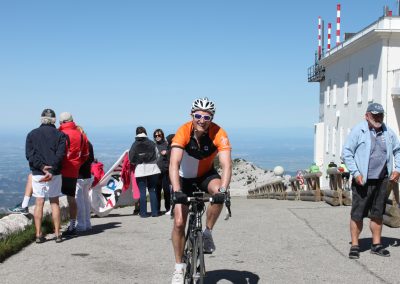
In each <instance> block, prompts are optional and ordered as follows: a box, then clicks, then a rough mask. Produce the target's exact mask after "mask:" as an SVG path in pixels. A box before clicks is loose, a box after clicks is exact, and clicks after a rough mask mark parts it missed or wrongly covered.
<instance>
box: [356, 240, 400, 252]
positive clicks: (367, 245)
mask: <svg viewBox="0 0 400 284" xmlns="http://www.w3.org/2000/svg"><path fill="white" fill-rule="evenodd" d="M381 243H382V245H383V246H384V247H385V248H387V247H400V239H398V238H389V237H382V238H381ZM350 244H351V243H350ZM359 244H360V251H361V252H363V251H367V250H370V249H371V245H372V239H371V238H363V239H360V240H359Z"/></svg>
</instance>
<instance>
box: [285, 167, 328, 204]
mask: <svg viewBox="0 0 400 284" xmlns="http://www.w3.org/2000/svg"><path fill="white" fill-rule="evenodd" d="M321 175H322V173H321V172H317V173H306V174H304V175H303V178H304V185H303V186H302V185H301V184H300V183H297V182H295V181H294V180H293V178H291V179H289V181H291V184H294V186H295V190H296V191H298V198H299V200H302V201H321V188H320V181H319V178H320V177H321ZM296 178H297V177H296ZM297 179H298V178H297ZM299 185H300V186H299ZM292 189H293V188H292ZM291 200H293V199H291ZM295 200H296V199H295Z"/></svg>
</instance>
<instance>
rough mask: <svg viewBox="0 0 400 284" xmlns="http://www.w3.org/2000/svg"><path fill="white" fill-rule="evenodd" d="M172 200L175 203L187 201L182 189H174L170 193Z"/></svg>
mask: <svg viewBox="0 0 400 284" xmlns="http://www.w3.org/2000/svg"><path fill="white" fill-rule="evenodd" d="M172 201H173V202H174V203H175V204H185V203H187V195H186V194H184V193H183V192H182V191H174V192H173V193H172Z"/></svg>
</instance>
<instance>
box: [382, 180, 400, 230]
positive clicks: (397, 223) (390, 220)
mask: <svg viewBox="0 0 400 284" xmlns="http://www.w3.org/2000/svg"><path fill="white" fill-rule="evenodd" d="M391 193H393V195H392V199H390V197H391ZM387 196H388V202H387V204H386V208H385V214H384V215H383V223H384V224H385V225H386V226H389V227H392V228H398V227H400V209H399V208H398V203H397V202H396V199H397V200H399V184H398V183H393V182H389V185H388V189H387Z"/></svg>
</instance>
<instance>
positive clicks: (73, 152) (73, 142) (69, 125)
mask: <svg viewBox="0 0 400 284" xmlns="http://www.w3.org/2000/svg"><path fill="white" fill-rule="evenodd" d="M60 130H61V131H62V132H63V133H64V134H65V135H66V136H67V142H66V144H67V146H66V155H65V157H64V160H63V165H62V171H61V174H62V187H61V192H62V193H63V194H64V195H66V196H67V200H68V206H69V218H70V223H69V226H68V229H67V230H66V231H65V232H64V233H63V235H64V236H76V228H75V225H76V214H77V206H76V200H75V191H76V183H77V181H78V176H79V169H80V168H81V166H82V164H83V163H84V162H85V161H86V160H87V159H88V157H89V146H88V141H87V138H86V135H84V134H82V133H81V132H80V131H79V130H78V128H77V127H76V124H75V122H74V119H73V117H72V115H71V114H70V113H69V112H63V113H61V114H60Z"/></svg>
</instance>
